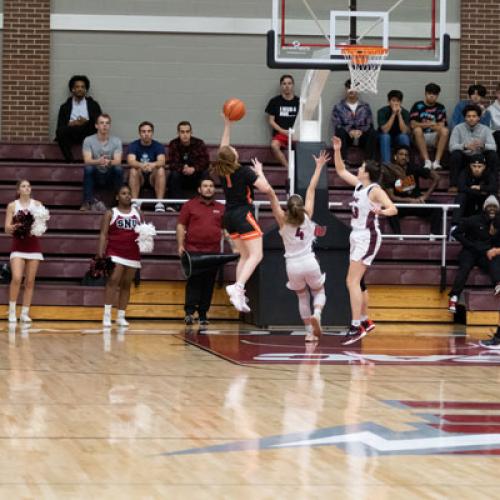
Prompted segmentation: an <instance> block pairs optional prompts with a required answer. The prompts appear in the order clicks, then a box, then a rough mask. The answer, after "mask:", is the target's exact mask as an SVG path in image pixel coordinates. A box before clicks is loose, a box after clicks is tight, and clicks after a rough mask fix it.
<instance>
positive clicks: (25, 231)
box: [12, 211, 34, 240]
mask: <svg viewBox="0 0 500 500" xmlns="http://www.w3.org/2000/svg"><path fill="white" fill-rule="evenodd" d="M33 221H34V218H33V215H32V214H31V213H30V212H21V211H20V212H17V214H16V215H14V217H13V218H12V224H14V225H15V226H16V228H15V229H14V236H15V237H16V238H19V239H21V240H24V239H25V238H28V237H29V236H30V233H31V226H32V225H33Z"/></svg>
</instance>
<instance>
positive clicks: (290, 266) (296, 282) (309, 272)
mask: <svg viewBox="0 0 500 500" xmlns="http://www.w3.org/2000/svg"><path fill="white" fill-rule="evenodd" d="M286 274H287V276H288V283H287V284H286V286H287V288H288V289H289V290H294V291H297V290H302V289H304V288H305V287H306V286H308V287H309V288H311V289H312V290H317V289H318V288H321V287H322V286H323V285H324V283H325V274H324V273H322V272H321V269H320V267H319V263H318V261H317V260H316V257H315V256H314V255H313V254H311V255H306V256H304V257H297V258H293V259H286Z"/></svg>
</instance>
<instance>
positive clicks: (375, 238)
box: [332, 137, 398, 345]
mask: <svg viewBox="0 0 500 500" xmlns="http://www.w3.org/2000/svg"><path fill="white" fill-rule="evenodd" d="M332 145H333V150H334V152H335V158H334V163H335V169H336V170H337V174H338V175H339V177H340V178H341V179H343V180H344V182H346V183H347V184H349V185H351V186H354V192H353V195H352V201H351V203H350V205H351V213H352V215H351V228H352V231H351V236H350V238H349V243H350V256H349V270H348V272H347V288H348V290H349V298H350V301H351V316H352V322H351V326H350V327H349V329H348V331H347V334H346V337H345V339H344V341H343V342H342V344H343V345H349V344H352V343H354V342H356V341H358V340H359V339H361V338H363V337H364V336H365V335H366V333H367V332H369V331H370V330H373V329H374V328H375V323H374V322H373V321H372V320H370V318H369V317H368V291H367V289H366V286H365V283H364V280H363V277H364V275H365V272H366V270H367V269H368V266H370V265H371V263H372V262H373V260H374V259H375V256H376V255H377V252H378V250H379V248H380V245H381V244H382V237H381V234H380V229H379V224H378V216H379V215H385V216H386V217H391V216H393V215H396V214H397V213H398V209H397V208H396V207H395V206H394V204H393V203H392V201H391V199H390V198H389V196H388V195H387V193H386V192H385V191H384V190H383V189H382V188H381V187H380V186H379V185H378V184H377V182H378V180H379V178H380V175H381V168H380V165H379V164H378V163H376V162H375V161H373V160H368V161H366V162H364V163H363V165H361V167H359V169H358V175H357V176H356V175H354V174H351V172H348V171H347V169H346V168H345V164H344V160H343V159H342V155H341V152H340V151H341V148H342V141H341V140H340V139H339V138H338V137H333V138H332Z"/></svg>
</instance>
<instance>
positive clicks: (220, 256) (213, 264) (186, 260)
mask: <svg viewBox="0 0 500 500" xmlns="http://www.w3.org/2000/svg"><path fill="white" fill-rule="evenodd" d="M239 257H240V255H239V254H237V253H202V254H195V253H193V254H190V253H189V252H186V251H184V253H183V254H182V257H181V267H182V272H183V273H184V277H185V278H186V279H188V278H190V277H191V276H196V275H197V274H201V273H204V272H206V271H209V270H211V269H215V268H217V267H220V266H222V265H223V264H226V263H227V262H232V261H233V260H237V259H238V258H239Z"/></svg>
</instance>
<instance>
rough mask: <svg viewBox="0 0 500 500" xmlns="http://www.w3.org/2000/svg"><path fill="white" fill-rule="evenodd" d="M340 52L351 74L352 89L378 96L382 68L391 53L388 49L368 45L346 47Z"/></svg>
mask: <svg viewBox="0 0 500 500" xmlns="http://www.w3.org/2000/svg"><path fill="white" fill-rule="evenodd" d="M340 50H341V52H342V55H343V56H344V58H345V60H346V62H347V65H348V67H349V72H350V74H351V89H352V90H356V91H357V92H368V93H370V94H376V93H377V82H378V76H379V74H380V68H381V66H382V62H383V61H384V59H385V58H386V56H387V53H388V52H389V51H388V49H386V48H384V47H374V46H367V45H346V46H343V47H342V48H341V49H340Z"/></svg>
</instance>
